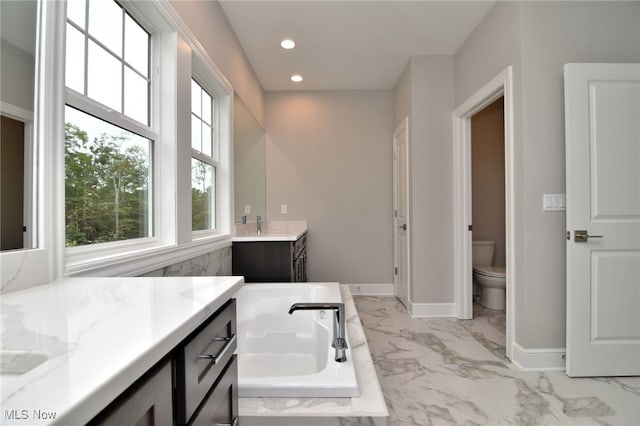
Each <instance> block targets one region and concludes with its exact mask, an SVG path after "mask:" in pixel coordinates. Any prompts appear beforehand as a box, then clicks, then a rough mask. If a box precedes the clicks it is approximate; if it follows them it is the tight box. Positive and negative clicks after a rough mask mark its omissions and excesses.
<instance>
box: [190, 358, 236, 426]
mask: <svg viewBox="0 0 640 426" xmlns="http://www.w3.org/2000/svg"><path fill="white" fill-rule="evenodd" d="M237 424H238V362H237V358H236V355H234V356H233V359H232V360H231V361H230V362H229V365H228V366H227V368H226V369H225V371H224V373H222V376H221V378H220V380H219V381H218V382H217V383H216V384H215V386H214V388H213V390H211V392H210V393H209V395H208V396H207V397H206V400H205V402H204V403H203V404H202V406H201V407H200V408H199V410H198V412H197V413H196V414H195V416H194V417H193V420H192V421H191V423H190V424H189V425H190V426H205V425H207V426H212V425H213V426H236V425H237Z"/></svg>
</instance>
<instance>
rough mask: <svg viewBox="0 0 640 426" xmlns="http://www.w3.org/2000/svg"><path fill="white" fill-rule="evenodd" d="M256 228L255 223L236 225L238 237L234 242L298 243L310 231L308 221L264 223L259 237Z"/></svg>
mask: <svg viewBox="0 0 640 426" xmlns="http://www.w3.org/2000/svg"><path fill="white" fill-rule="evenodd" d="M256 226H257V225H256V223H255V222H253V223H247V224H236V235H235V237H233V238H232V241H236V242H244V241H296V240H297V239H298V238H300V237H301V236H302V235H303V234H304V233H305V232H307V229H308V224H307V221H306V220H274V221H272V222H263V223H262V232H261V233H260V236H258V235H257V232H256Z"/></svg>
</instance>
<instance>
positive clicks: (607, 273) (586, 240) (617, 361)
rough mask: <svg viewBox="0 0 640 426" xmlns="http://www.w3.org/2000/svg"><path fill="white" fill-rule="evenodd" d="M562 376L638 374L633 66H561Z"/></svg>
mask: <svg viewBox="0 0 640 426" xmlns="http://www.w3.org/2000/svg"><path fill="white" fill-rule="evenodd" d="M564 79H565V130H566V166H567V168H566V173H567V176H566V178H567V231H568V233H567V374H568V375H569V376H627V375H640V172H639V169H640V64H567V65H566V66H565V69H564Z"/></svg>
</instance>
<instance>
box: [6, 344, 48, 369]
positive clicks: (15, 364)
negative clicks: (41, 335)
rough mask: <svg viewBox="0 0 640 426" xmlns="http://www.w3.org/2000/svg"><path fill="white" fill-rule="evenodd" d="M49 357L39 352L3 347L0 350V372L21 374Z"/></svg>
mask: <svg viewBox="0 0 640 426" xmlns="http://www.w3.org/2000/svg"><path fill="white" fill-rule="evenodd" d="M47 359H49V358H48V357H47V356H46V355H45V354H43V353H40V352H29V351H22V350H13V349H3V350H2V351H0V374H2V375H21V374H24V373H26V372H28V371H31V370H33V369H34V368H36V367H37V366H39V365H40V364H42V363H43V362H45V361H46V360H47Z"/></svg>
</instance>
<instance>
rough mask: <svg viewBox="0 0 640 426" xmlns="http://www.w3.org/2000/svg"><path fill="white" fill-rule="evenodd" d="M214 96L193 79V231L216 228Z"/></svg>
mask: <svg viewBox="0 0 640 426" xmlns="http://www.w3.org/2000/svg"><path fill="white" fill-rule="evenodd" d="M214 107H215V103H214V99H213V97H212V96H211V95H210V94H209V93H208V92H207V91H206V90H205V89H204V88H203V87H202V86H201V85H200V84H199V83H198V82H197V81H195V80H191V151H192V159H191V229H192V230H193V231H203V230H212V229H215V228H216V202H215V201H216V191H215V189H216V161H215V158H214V154H215V137H214V135H215V132H214V117H215V114H214V112H215V108H214Z"/></svg>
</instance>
